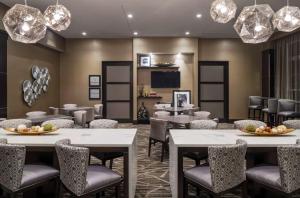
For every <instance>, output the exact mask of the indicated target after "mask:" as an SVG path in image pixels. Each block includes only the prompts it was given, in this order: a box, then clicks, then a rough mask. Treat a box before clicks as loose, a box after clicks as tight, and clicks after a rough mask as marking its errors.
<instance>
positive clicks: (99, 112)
mask: <svg viewBox="0 0 300 198" xmlns="http://www.w3.org/2000/svg"><path fill="white" fill-rule="evenodd" d="M94 111H95V119H101V118H103V104H95V105H94Z"/></svg>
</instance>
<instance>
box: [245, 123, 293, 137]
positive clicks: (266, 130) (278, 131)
mask: <svg viewBox="0 0 300 198" xmlns="http://www.w3.org/2000/svg"><path fill="white" fill-rule="evenodd" d="M294 130H295V129H288V128H287V127H286V126H284V125H279V126H278V127H274V128H271V127H265V126H261V127H258V128H256V127H255V126H253V125H248V126H246V127H245V128H244V129H242V130H241V131H242V132H245V133H248V134H251V135H256V136H278V135H284V134H288V133H291V132H293V131H294Z"/></svg>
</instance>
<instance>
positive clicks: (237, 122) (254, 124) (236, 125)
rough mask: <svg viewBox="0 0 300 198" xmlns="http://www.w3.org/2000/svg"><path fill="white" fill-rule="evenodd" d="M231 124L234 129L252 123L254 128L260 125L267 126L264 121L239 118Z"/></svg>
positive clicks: (242, 127)
mask: <svg viewBox="0 0 300 198" xmlns="http://www.w3.org/2000/svg"><path fill="white" fill-rule="evenodd" d="M233 124H234V128H235V129H244V128H246V127H247V126H248V125H253V126H255V127H256V128H258V127H261V126H267V125H266V123H264V122H262V121H258V120H239V121H235V122H234V123H233Z"/></svg>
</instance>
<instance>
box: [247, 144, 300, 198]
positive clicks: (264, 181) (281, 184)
mask: <svg viewBox="0 0 300 198" xmlns="http://www.w3.org/2000/svg"><path fill="white" fill-rule="evenodd" d="M297 143H299V140H297ZM277 157H278V166H272V165H269V166H268V165H261V166H257V167H254V168H250V169H248V170H247V171H246V175H247V179H249V180H252V181H254V182H255V183H258V184H261V185H263V186H266V187H268V189H273V190H274V191H276V192H279V193H281V194H283V195H285V196H286V197H292V195H293V194H295V193H296V192H297V191H298V190H300V145H299V144H294V145H284V146H279V147H277ZM253 197H255V196H253Z"/></svg>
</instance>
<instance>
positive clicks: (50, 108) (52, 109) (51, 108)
mask: <svg viewBox="0 0 300 198" xmlns="http://www.w3.org/2000/svg"><path fill="white" fill-rule="evenodd" d="M49 110H50V112H51V114H52V115H58V114H59V108H57V107H49Z"/></svg>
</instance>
